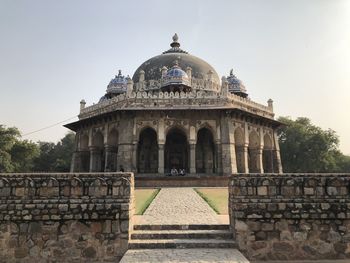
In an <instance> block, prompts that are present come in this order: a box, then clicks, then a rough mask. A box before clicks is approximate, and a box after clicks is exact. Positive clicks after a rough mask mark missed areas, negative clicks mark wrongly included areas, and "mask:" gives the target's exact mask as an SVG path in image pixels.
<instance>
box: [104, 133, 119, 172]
mask: <svg viewBox="0 0 350 263" xmlns="http://www.w3.org/2000/svg"><path fill="white" fill-rule="evenodd" d="M118 141H119V136H118V131H117V130H116V129H112V130H111V131H110V132H109V133H108V137H107V147H106V161H105V171H106V172H115V171H117V170H118V162H117V156H118Z"/></svg>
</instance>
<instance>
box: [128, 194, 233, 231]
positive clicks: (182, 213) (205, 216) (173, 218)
mask: <svg viewBox="0 0 350 263" xmlns="http://www.w3.org/2000/svg"><path fill="white" fill-rule="evenodd" d="M134 224H149V225H190V224H205V225H208V224H228V216H218V215H217V214H216V213H215V212H214V210H213V209H212V208H211V207H210V206H209V205H208V204H207V203H206V202H205V201H204V200H203V199H202V198H201V197H200V196H199V195H198V194H197V193H196V192H195V191H194V190H193V189H192V188H162V189H161V190H160V192H159V193H158V195H157V196H156V198H155V199H154V200H153V202H152V203H151V205H150V206H149V207H148V208H147V210H146V212H145V213H144V214H143V215H142V216H135V218H134Z"/></svg>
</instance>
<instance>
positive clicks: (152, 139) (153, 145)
mask: <svg viewBox="0 0 350 263" xmlns="http://www.w3.org/2000/svg"><path fill="white" fill-rule="evenodd" d="M137 171H138V172H139V173H157V172H158V143H157V133H156V131H155V130H153V129H151V128H146V129H144V130H143V131H142V132H141V133H140V137H139V143H138V147H137Z"/></svg>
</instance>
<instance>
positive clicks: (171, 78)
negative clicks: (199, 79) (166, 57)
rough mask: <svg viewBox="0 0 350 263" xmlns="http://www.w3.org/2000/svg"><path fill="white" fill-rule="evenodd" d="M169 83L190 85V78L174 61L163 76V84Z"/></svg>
mask: <svg viewBox="0 0 350 263" xmlns="http://www.w3.org/2000/svg"><path fill="white" fill-rule="evenodd" d="M169 85H185V86H190V79H189V77H188V75H187V73H186V72H185V71H183V70H182V69H181V68H180V67H179V66H178V64H177V63H176V64H175V66H173V67H172V68H171V69H169V70H168V71H167V73H166V74H165V76H164V82H163V85H162V86H163V87H164V86H169Z"/></svg>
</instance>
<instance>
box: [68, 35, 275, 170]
mask: <svg viewBox="0 0 350 263" xmlns="http://www.w3.org/2000/svg"><path fill="white" fill-rule="evenodd" d="M173 40H174V42H173V43H172V44H171V47H172V48H171V49H170V50H168V51H166V52H164V53H163V54H162V55H159V56H156V57H154V58H151V59H150V60H148V61H146V62H145V63H144V64H142V65H141V66H140V67H139V68H138V69H137V70H136V72H135V74H134V76H133V80H134V81H135V83H134V81H133V80H132V79H131V78H128V77H126V78H124V77H123V76H122V75H121V72H119V74H118V75H117V76H116V79H115V80H112V81H111V83H112V84H113V93H111V88H110V85H111V84H109V86H108V88H107V94H106V95H105V96H103V97H102V98H101V100H100V102H99V103H98V104H95V105H92V106H89V107H85V101H82V102H81V107H80V115H79V121H77V122H74V123H71V124H68V125H66V127H68V128H70V129H72V130H73V131H75V132H76V151H75V153H74V156H73V162H72V171H74V172H101V171H117V170H120V169H123V170H125V171H132V172H135V173H136V174H138V175H140V174H166V173H169V172H170V170H171V169H172V168H176V169H185V171H186V173H187V174H188V173H190V174H217V175H222V174H225V175H228V174H232V173H237V172H241V173H249V172H250V173H264V172H265V173H281V172H282V167H281V160H280V154H279V146H278V140H277V136H276V129H277V128H278V126H279V125H280V123H279V122H277V121H275V120H274V113H273V107H272V101H271V100H269V102H268V105H267V106H265V105H261V104H258V103H256V102H253V101H252V100H250V99H249V98H248V97H247V93H246V89H245V87H244V85H243V84H242V83H241V81H239V80H238V79H237V78H236V77H234V81H235V83H233V84H234V85H235V88H234V89H232V88H231V86H232V85H233V84H232V83H231V82H232V81H231V80H232V79H233V77H232V72H231V75H230V77H229V78H228V79H226V78H225V77H223V78H222V80H221V83H220V80H219V77H218V75H217V73H216V72H215V70H214V69H213V68H212V67H211V66H210V65H209V64H208V63H206V62H205V61H203V60H201V59H199V58H197V57H194V56H192V55H189V54H188V53H187V52H185V51H183V50H182V49H180V48H179V47H180V44H179V43H178V42H177V40H178V39H177V36H174V38H173ZM172 61H174V64H175V65H174V66H171V64H169V63H172ZM237 83H239V85H238V86H237Z"/></svg>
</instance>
